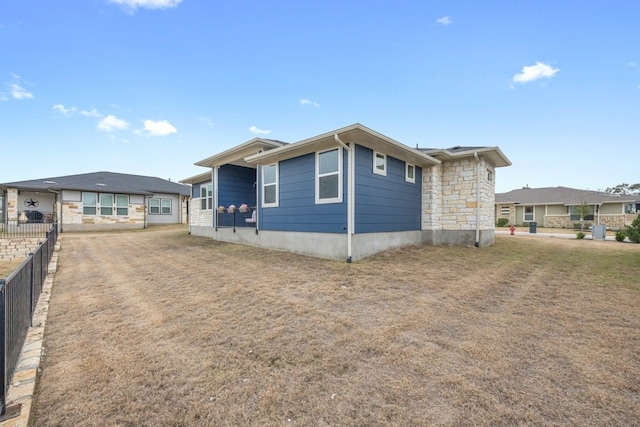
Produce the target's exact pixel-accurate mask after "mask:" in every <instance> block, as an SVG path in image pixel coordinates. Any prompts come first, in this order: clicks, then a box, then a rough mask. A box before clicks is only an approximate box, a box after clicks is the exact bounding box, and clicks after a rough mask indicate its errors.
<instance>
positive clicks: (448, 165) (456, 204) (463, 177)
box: [442, 159, 495, 231]
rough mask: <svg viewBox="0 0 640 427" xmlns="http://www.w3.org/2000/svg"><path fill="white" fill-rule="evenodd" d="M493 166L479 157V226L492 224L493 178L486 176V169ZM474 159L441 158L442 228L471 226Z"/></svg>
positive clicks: (474, 208) (474, 213)
mask: <svg viewBox="0 0 640 427" xmlns="http://www.w3.org/2000/svg"><path fill="white" fill-rule="evenodd" d="M488 168H489V170H490V171H491V172H492V174H493V173H494V171H493V168H492V167H491V166H490V165H488V164H487V163H486V162H485V161H484V160H482V159H481V160H480V230H492V229H494V228H495V220H494V212H495V211H494V209H495V190H494V188H495V187H494V181H493V180H492V181H489V180H488V179H487V169H488ZM477 172H478V162H477V161H476V160H475V159H469V160H467V159H464V160H457V161H453V162H445V163H444V164H443V167H442V202H443V206H442V228H443V229H444V230H463V231H464V230H475V228H476V216H477V214H478V212H477V206H478V202H477V195H476V185H477V178H476V174H477Z"/></svg>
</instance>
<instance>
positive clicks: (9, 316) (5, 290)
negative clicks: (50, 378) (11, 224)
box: [0, 223, 58, 416]
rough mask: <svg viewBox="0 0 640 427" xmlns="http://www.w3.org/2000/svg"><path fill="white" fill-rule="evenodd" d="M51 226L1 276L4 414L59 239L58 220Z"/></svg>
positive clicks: (0, 355)
mask: <svg viewBox="0 0 640 427" xmlns="http://www.w3.org/2000/svg"><path fill="white" fill-rule="evenodd" d="M23 225H24V224H23ZM47 226H48V227H49V229H48V230H47V231H45V232H44V239H43V241H42V243H40V244H39V245H38V248H37V249H36V250H35V251H34V252H32V253H30V254H29V256H28V257H27V259H26V260H24V261H23V262H22V264H20V266H19V267H18V268H16V269H15V270H14V271H13V272H12V273H11V274H10V275H9V276H8V277H7V278H6V279H0V379H1V380H2V384H0V405H2V411H1V413H0V416H2V415H5V414H6V412H7V410H8V409H7V406H6V403H7V402H6V399H7V391H8V390H9V385H10V384H11V378H12V376H13V373H14V370H15V368H16V366H17V365H18V361H19V359H20V352H21V351H22V347H23V345H24V342H25V339H26V337H27V332H28V330H29V327H30V326H31V322H32V320H33V315H34V312H35V309H36V305H37V304H38V299H39V297H40V293H41V292H42V286H43V284H44V280H45V278H46V276H47V271H48V267H49V261H51V257H52V256H53V251H54V248H55V245H56V241H57V240H58V232H57V227H56V224H55V223H54V224H47Z"/></svg>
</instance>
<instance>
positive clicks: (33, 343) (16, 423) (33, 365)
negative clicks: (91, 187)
mask: <svg viewBox="0 0 640 427" xmlns="http://www.w3.org/2000/svg"><path fill="white" fill-rule="evenodd" d="M59 250H60V237H59V236H58V241H57V243H56V246H55V249H54V252H53V255H52V256H51V261H50V262H49V266H48V269H47V277H46V278H45V280H44V284H43V286H42V293H41V294H40V299H39V300H38V304H37V306H36V311H35V313H34V316H33V322H32V323H33V326H31V327H30V328H29V331H28V333H27V338H26V340H25V343H24V346H23V347H22V353H21V354H20V360H19V361H18V366H17V367H16V370H15V372H14V374H13V378H12V381H11V385H10V386H9V391H8V392H7V406H8V407H9V406H11V405H14V404H21V405H22V407H21V409H20V414H19V415H17V416H16V417H14V418H10V419H8V420H6V421H3V422H0V427H27V425H28V424H29V416H30V413H31V399H32V398H33V392H34V390H35V386H36V378H37V376H38V370H39V369H40V360H41V358H42V357H43V356H44V353H43V341H44V326H45V323H46V321H47V313H48V311H49V300H50V299H51V288H52V287H53V278H54V276H55V272H56V270H57V268H58V252H59Z"/></svg>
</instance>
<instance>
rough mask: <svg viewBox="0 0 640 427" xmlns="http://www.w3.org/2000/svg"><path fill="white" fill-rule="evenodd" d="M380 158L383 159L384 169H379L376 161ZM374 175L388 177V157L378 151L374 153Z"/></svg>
mask: <svg viewBox="0 0 640 427" xmlns="http://www.w3.org/2000/svg"><path fill="white" fill-rule="evenodd" d="M378 156H380V157H381V158H382V169H379V168H378V162H377V161H376V160H378V158H379V157H378ZM373 173H375V174H376V175H382V176H387V155H386V154H382V153H380V152H378V151H374V152H373Z"/></svg>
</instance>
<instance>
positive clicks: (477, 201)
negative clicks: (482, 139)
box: [473, 151, 480, 248]
mask: <svg viewBox="0 0 640 427" xmlns="http://www.w3.org/2000/svg"><path fill="white" fill-rule="evenodd" d="M473 157H474V158H475V159H476V160H477V162H478V167H477V168H476V243H475V247H476V248H479V247H480V157H479V156H478V152H477V151H474V152H473Z"/></svg>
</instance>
